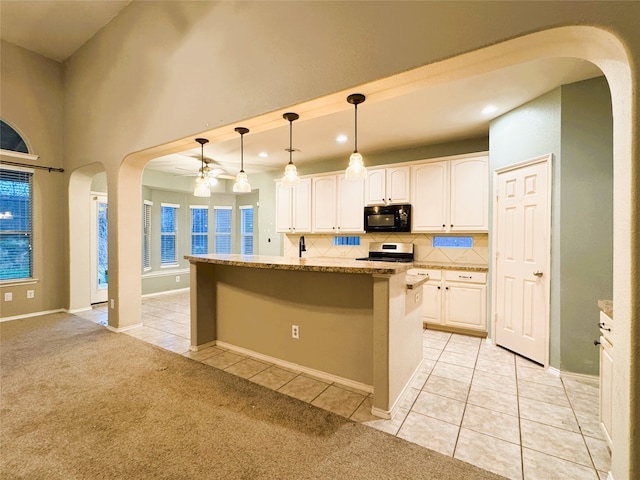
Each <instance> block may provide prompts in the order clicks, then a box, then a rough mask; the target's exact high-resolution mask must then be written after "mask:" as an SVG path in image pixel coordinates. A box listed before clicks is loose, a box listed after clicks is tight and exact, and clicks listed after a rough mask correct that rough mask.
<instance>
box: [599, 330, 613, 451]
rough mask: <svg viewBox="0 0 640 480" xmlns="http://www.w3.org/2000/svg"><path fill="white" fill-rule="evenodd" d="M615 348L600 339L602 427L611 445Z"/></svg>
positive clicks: (602, 338)
mask: <svg viewBox="0 0 640 480" xmlns="http://www.w3.org/2000/svg"><path fill="white" fill-rule="evenodd" d="M612 377H613V348H612V347H611V344H610V343H609V342H608V341H607V340H606V339H605V338H604V337H600V425H601V427H602V431H603V433H604V435H605V438H606V440H607V442H608V443H609V445H611V418H612V415H613V411H612V409H613V405H612V403H611V400H612V394H613V391H612Z"/></svg>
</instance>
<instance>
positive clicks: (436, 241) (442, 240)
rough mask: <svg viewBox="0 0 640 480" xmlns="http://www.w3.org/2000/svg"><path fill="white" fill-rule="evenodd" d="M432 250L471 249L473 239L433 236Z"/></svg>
mask: <svg viewBox="0 0 640 480" xmlns="http://www.w3.org/2000/svg"><path fill="white" fill-rule="evenodd" d="M431 246H432V247H433V248H473V237H440V236H434V237H433V240H432V242H431Z"/></svg>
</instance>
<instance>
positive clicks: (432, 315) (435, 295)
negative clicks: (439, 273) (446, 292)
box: [422, 280, 442, 324]
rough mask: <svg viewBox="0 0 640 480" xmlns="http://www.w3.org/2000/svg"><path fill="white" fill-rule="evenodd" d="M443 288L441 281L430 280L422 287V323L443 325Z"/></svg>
mask: <svg viewBox="0 0 640 480" xmlns="http://www.w3.org/2000/svg"><path fill="white" fill-rule="evenodd" d="M441 311H442V286H441V282H440V281H439V280H429V281H428V282H427V283H425V284H424V285H423V286H422V321H423V322H427V323H436V324H440V323H441V318H442V317H441V315H440V312H441Z"/></svg>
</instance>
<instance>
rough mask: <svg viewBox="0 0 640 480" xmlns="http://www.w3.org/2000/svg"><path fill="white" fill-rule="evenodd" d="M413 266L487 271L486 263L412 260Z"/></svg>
mask: <svg viewBox="0 0 640 480" xmlns="http://www.w3.org/2000/svg"><path fill="white" fill-rule="evenodd" d="M413 266H414V268H430V269H433V270H460V271H463V272H488V271H489V267H488V266H487V265H471V264H454V263H438V262H413Z"/></svg>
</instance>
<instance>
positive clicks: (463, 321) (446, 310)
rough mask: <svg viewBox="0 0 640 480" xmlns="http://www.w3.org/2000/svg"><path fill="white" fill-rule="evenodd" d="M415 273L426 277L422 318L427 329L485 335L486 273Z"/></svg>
mask: <svg viewBox="0 0 640 480" xmlns="http://www.w3.org/2000/svg"><path fill="white" fill-rule="evenodd" d="M416 270H417V271H418V272H420V273H426V274H428V275H429V280H428V281H427V282H426V283H425V284H424V285H423V287H422V298H423V301H422V305H423V313H422V318H423V322H424V323H425V324H426V325H427V328H429V327H431V328H434V329H438V330H447V331H452V332H460V333H471V334H475V335H478V334H480V335H483V336H484V335H486V333H487V274H486V273H484V272H467V271H458V270H433V269H416Z"/></svg>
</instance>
